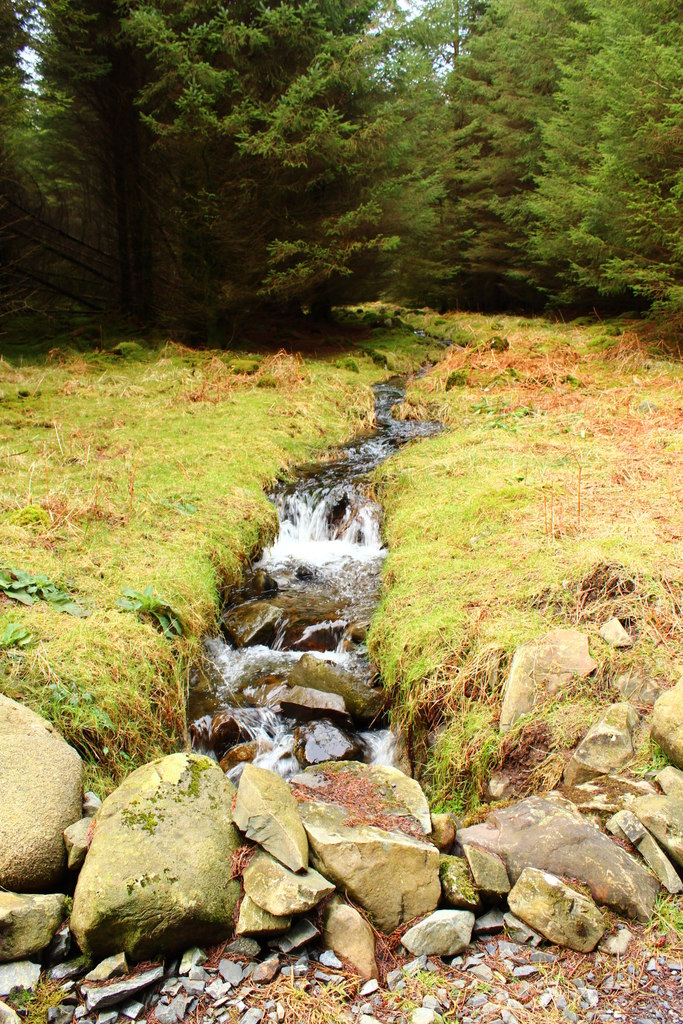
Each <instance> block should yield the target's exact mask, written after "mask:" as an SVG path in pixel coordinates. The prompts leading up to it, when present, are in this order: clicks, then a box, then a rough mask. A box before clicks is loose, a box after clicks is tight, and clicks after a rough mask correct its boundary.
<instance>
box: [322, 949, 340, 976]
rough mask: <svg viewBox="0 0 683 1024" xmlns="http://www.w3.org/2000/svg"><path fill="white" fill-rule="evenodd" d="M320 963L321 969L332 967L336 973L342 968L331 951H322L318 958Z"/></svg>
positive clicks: (337, 958)
mask: <svg viewBox="0 0 683 1024" xmlns="http://www.w3.org/2000/svg"><path fill="white" fill-rule="evenodd" d="M318 959H319V960H320V963H321V964H322V965H323V967H332V968H334V969H335V970H337V971H340V970H341V969H342V967H343V966H344V965H343V963H342V962H341V960H340V959H339V957H338V956H337V955H336V953H334V952H333V951H332V950H331V949H326V950H324V951H323V952H322V953H321V954H320V956H319V958H318Z"/></svg>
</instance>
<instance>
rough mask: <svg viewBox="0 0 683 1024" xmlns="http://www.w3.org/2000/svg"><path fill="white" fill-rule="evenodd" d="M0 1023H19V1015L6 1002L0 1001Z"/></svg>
mask: <svg viewBox="0 0 683 1024" xmlns="http://www.w3.org/2000/svg"><path fill="white" fill-rule="evenodd" d="M0 1024H21V1022H20V1019H19V1015H18V1014H17V1013H15V1011H14V1010H13V1009H12V1007H11V1006H8V1005H7V1003H2V1002H0Z"/></svg>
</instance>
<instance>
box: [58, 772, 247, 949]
mask: <svg viewBox="0 0 683 1024" xmlns="http://www.w3.org/2000/svg"><path fill="white" fill-rule="evenodd" d="M234 795H235V787H234V786H233V785H232V783H230V782H229V781H228V779H226V777H225V775H224V774H223V772H222V771H221V769H220V768H219V766H218V765H217V764H216V763H215V762H213V761H211V760H209V758H206V757H200V756H198V755H195V754H170V755H169V756H168V757H163V758H160V759H158V760H156V761H153V762H151V763H150V764H146V765H144V766H143V767H142V768H138V769H137V771H135V772H133V773H132V775H130V776H129V777H128V778H127V779H126V780H125V782H123V783H122V785H121V786H119V788H118V789H117V790H115V791H114V792H113V793H112V794H111V795H110V796H109V797H107V799H106V800H105V801H104V803H103V804H102V807H101V808H100V810H99V811H98V813H97V815H96V817H95V830H94V835H93V839H92V843H91V845H90V849H89V850H88V854H87V856H86V858H85V863H84V865H83V868H82V870H81V873H80V875H79V878H78V883H77V885H76V892H75V894H74V906H73V913H72V916H71V930H72V932H73V933H74V935H75V937H76V940H77V942H78V944H79V946H80V948H81V950H82V951H83V952H84V953H85V954H86V955H90V956H92V957H96V958H102V957H105V956H109V955H110V954H112V953H117V952H120V951H123V952H125V953H126V954H127V955H128V956H130V957H131V958H133V959H136V960H139V959H145V958H149V957H152V956H155V955H158V954H165V953H172V952H176V951H179V950H182V949H186V948H187V947H188V946H191V945H192V944H193V943H196V944H197V945H211V943H213V942H218V941H220V940H221V939H224V938H226V937H227V936H228V935H230V934H231V932H232V930H233V914H234V911H235V907H236V905H237V901H238V899H239V896H240V886H239V882H237V881H235V880H233V879H232V878H231V874H232V872H231V868H230V860H231V856H232V854H233V852H234V851H235V850H236V849H237V848H238V846H239V845H240V842H241V840H240V837H239V833H238V832H237V829H236V828H235V826H234V824H233V821H232V815H231V806H232V800H233V797H234Z"/></svg>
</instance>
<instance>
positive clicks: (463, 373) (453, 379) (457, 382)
mask: <svg viewBox="0 0 683 1024" xmlns="http://www.w3.org/2000/svg"><path fill="white" fill-rule="evenodd" d="M468 377H469V371H468V370H453V371H452V372H451V373H449V374H448V376H447V377H446V391H450V390H451V388H462V387H464V386H465V385H466V384H467V379H468Z"/></svg>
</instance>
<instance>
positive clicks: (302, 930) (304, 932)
mask: <svg viewBox="0 0 683 1024" xmlns="http://www.w3.org/2000/svg"><path fill="white" fill-rule="evenodd" d="M319 935H320V932H319V931H318V929H317V928H316V927H315V925H314V924H313V923H312V922H311V921H309V920H308V918H307V917H304V918H302V919H301V920H300V921H297V922H296V924H295V925H294V927H293V928H292V929H291V930H290V931H289V932H288V933H287V935H285V936H283V938H281V939H278V941H277V948H278V949H279V950H280V952H281V953H292V952H293V951H294V950H296V949H302V948H303V947H304V946H307V945H308V944H309V942H313V940H314V939H317V938H318V936H319Z"/></svg>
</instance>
